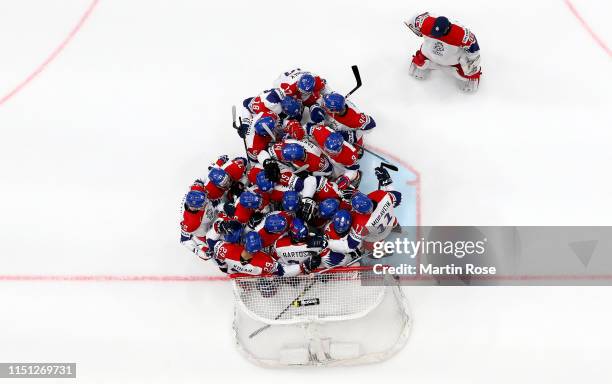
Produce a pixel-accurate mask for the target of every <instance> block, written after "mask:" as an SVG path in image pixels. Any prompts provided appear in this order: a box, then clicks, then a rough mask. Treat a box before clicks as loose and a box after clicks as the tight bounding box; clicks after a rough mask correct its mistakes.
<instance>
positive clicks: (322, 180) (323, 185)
mask: <svg viewBox="0 0 612 384" xmlns="http://www.w3.org/2000/svg"><path fill="white" fill-rule="evenodd" d="M313 198H314V200H315V201H317V202H321V201H323V200H325V199H338V200H340V207H339V209H347V210H350V209H351V205H350V204H349V203H348V202H346V201H344V200H343V199H342V192H341V191H340V188H338V185H337V184H336V183H335V182H333V181H330V180H329V179H328V178H327V177H317V189H316V192H315V193H314V195H313Z"/></svg>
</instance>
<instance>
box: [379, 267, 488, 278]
mask: <svg viewBox="0 0 612 384" xmlns="http://www.w3.org/2000/svg"><path fill="white" fill-rule="evenodd" d="M373 270H374V273H375V274H377V275H413V276H416V275H430V276H441V275H444V276H447V275H457V276H461V275H495V274H497V269H496V268H495V267H483V266H480V265H475V264H465V265H455V264H445V265H433V264H419V265H413V264H399V265H395V266H392V265H384V264H375V265H374V268H373Z"/></svg>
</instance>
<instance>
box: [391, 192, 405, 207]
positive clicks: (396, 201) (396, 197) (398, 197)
mask: <svg viewBox="0 0 612 384" xmlns="http://www.w3.org/2000/svg"><path fill="white" fill-rule="evenodd" d="M389 194H390V195H391V200H392V201H393V208H396V207H397V206H399V205H400V204H401V203H402V194H401V193H400V192H398V191H389Z"/></svg>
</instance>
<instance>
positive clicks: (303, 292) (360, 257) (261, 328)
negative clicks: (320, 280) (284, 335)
mask: <svg viewBox="0 0 612 384" xmlns="http://www.w3.org/2000/svg"><path fill="white" fill-rule="evenodd" d="M362 258H363V255H361V256H359V257H357V258H356V259H354V260H352V261H351V262H350V263H348V264H346V265H343V266H342V267H349V266H351V265H353V264H355V263H356V262H358V261H359V260H361V259H362ZM336 267H340V265H334V266H333V267H329V268H326V269H324V270H322V271H319V272H315V273H313V275H322V274H324V273H325V272H328V271H330V270H332V269H334V268H336ZM316 282H317V280H316V279H313V281H312V282H311V283H310V284H308V286H306V288H304V289H303V290H302V292H300V294H299V295H297V296H296V297H295V299H293V300H291V302H290V303H289V305H287V306H286V307H285V309H283V310H282V311H281V312H280V313H279V314H278V315H276V317H275V318H274V320H278V319H280V318H281V316H283V315H284V314H285V312H287V311H288V310H289V308H291V307H292V306H293V303H295V302H296V301H297V300H299V299H301V298H302V296H304V295H305V294H306V293H307V292H308V291H309V290H310V288H312V287H313V286H314V284H315V283H316ZM271 326H272V325H271V324H266V325H264V326H263V327H260V328H257V329H256V330H254V331H253V332H252V333H251V334H250V335H249V339H252V338H254V337H255V336H257V335H259V334H260V333H262V332H263V331H265V330H266V329H268V328H270V327H271Z"/></svg>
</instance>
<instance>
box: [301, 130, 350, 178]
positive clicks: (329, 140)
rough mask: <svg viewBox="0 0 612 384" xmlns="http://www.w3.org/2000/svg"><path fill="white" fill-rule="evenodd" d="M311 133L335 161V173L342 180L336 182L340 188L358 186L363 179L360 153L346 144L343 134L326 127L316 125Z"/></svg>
mask: <svg viewBox="0 0 612 384" xmlns="http://www.w3.org/2000/svg"><path fill="white" fill-rule="evenodd" d="M309 131H310V132H309V136H310V137H311V138H312V140H313V141H314V142H315V143H316V144H317V145H318V146H319V148H321V149H322V150H323V152H324V153H325V154H326V155H327V156H329V158H330V159H331V160H332V161H333V163H334V166H335V169H334V173H335V174H339V176H338V177H339V178H340V179H337V181H336V182H337V183H338V184H339V186H340V188H341V189H344V188H345V187H346V186H347V185H348V184H350V183H353V185H355V186H358V185H359V181H360V179H361V174H360V171H359V157H360V151H358V150H357V148H355V147H354V146H353V145H352V144H350V143H348V142H346V141H345V140H344V138H343V136H342V134H340V133H339V132H335V131H334V130H333V129H331V128H329V127H326V126H325V125H315V126H313V127H311V128H310V130H309Z"/></svg>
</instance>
